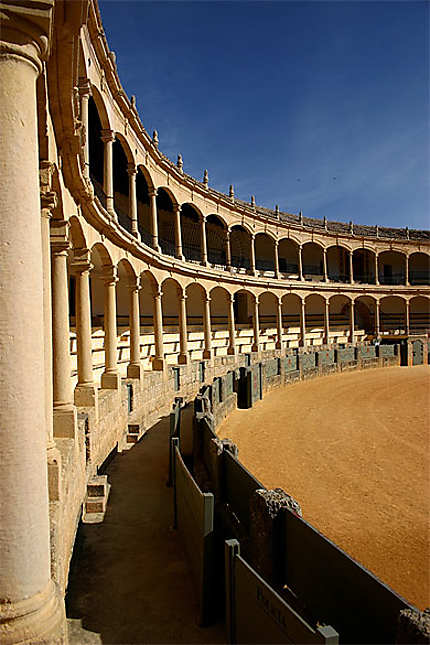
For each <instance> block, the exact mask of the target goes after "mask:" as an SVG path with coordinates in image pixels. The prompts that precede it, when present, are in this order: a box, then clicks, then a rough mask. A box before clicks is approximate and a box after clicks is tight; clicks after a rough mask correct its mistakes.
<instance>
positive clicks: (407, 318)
mask: <svg viewBox="0 0 430 645" xmlns="http://www.w3.org/2000/svg"><path fill="white" fill-rule="evenodd" d="M410 307H411V303H410V301H409V300H406V302H405V314H406V320H405V322H406V334H407V335H408V336H409V326H410V325H409V319H410Z"/></svg>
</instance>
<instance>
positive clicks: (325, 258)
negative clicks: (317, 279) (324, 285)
mask: <svg viewBox="0 0 430 645" xmlns="http://www.w3.org/2000/svg"><path fill="white" fill-rule="evenodd" d="M323 273H324V282H327V281H328V275H327V249H323Z"/></svg>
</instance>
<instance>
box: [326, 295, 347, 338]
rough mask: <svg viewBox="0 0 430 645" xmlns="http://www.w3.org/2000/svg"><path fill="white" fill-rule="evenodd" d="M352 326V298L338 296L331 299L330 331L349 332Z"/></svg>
mask: <svg viewBox="0 0 430 645" xmlns="http://www.w3.org/2000/svg"><path fill="white" fill-rule="evenodd" d="M350 324H351V298H350V297H349V296H345V295H344V294H336V295H334V296H331V297H330V298H329V329H330V330H335V329H338V330H339V329H342V330H348V329H349V327H350Z"/></svg>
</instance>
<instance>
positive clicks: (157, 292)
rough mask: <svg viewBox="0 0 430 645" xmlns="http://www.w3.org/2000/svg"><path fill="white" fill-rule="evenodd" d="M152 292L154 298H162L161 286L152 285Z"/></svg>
mask: <svg viewBox="0 0 430 645" xmlns="http://www.w3.org/2000/svg"><path fill="white" fill-rule="evenodd" d="M153 294H154V298H162V296H163V291H162V289H161V287H154V289H153Z"/></svg>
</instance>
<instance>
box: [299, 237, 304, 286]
mask: <svg viewBox="0 0 430 645" xmlns="http://www.w3.org/2000/svg"><path fill="white" fill-rule="evenodd" d="M302 252H303V247H302V245H301V244H300V245H299V280H301V281H303V279H304V278H303V255H302Z"/></svg>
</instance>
